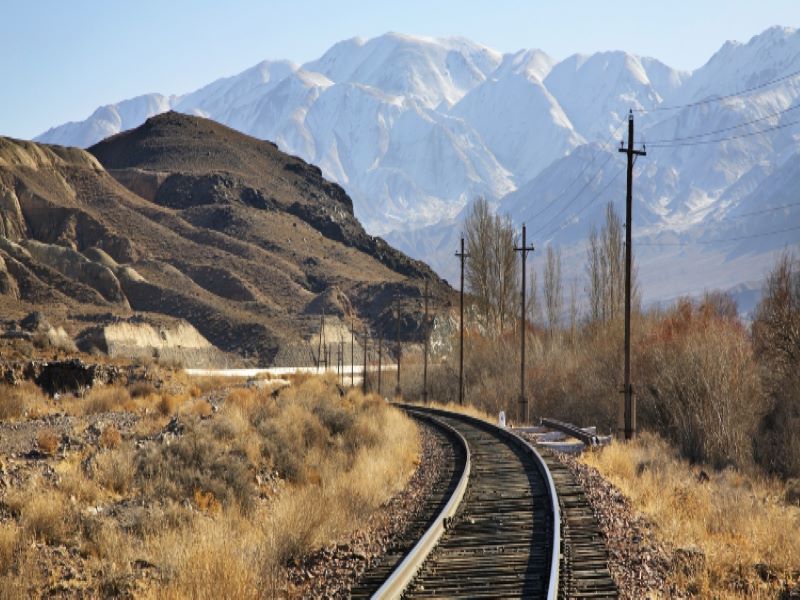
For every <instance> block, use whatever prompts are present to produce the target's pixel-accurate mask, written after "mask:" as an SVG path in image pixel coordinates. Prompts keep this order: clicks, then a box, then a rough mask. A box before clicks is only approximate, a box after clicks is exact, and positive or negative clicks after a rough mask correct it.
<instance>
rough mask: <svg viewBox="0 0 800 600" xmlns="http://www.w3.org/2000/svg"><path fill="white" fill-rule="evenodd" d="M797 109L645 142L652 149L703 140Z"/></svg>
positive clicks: (795, 106)
mask: <svg viewBox="0 0 800 600" xmlns="http://www.w3.org/2000/svg"><path fill="white" fill-rule="evenodd" d="M798 108H800V104H796V105H794V106H792V107H789V108H786V109H782V110H779V111H776V112H773V113H770V114H768V115H764V116H763V117H759V118H757V119H752V120H750V121H745V122H743V123H739V124H738V125H731V126H730V127H722V128H720V129H714V130H712V131H706V132H704V133H696V134H694V135H687V136H684V137H677V138H671V139H664V140H651V141H649V142H647V144H649V145H650V146H651V147H653V146H654V145H657V144H662V143H663V144H666V143H671V142H682V141H687V140H693V139H697V138H704V137H707V136H709V135H716V134H718V133H724V132H726V131H732V130H734V129H739V128H740V127H746V126H747V125H753V124H754V123H758V122H760V121H766V120H767V119H771V118H773V117H779V116H781V115H785V114H786V113H789V112H791V111H793V110H797V109H798ZM764 131H768V130H766V129H765V130H764Z"/></svg>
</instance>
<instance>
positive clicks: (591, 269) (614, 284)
mask: <svg viewBox="0 0 800 600" xmlns="http://www.w3.org/2000/svg"><path fill="white" fill-rule="evenodd" d="M623 233H624V228H623V225H622V220H621V219H620V217H619V215H618V214H617V212H616V210H615V209H614V205H613V204H612V203H611V202H609V203H608V204H607V205H606V220H605V223H604V224H603V228H602V229H601V230H600V231H599V232H598V231H597V230H596V229H595V228H594V227H592V229H591V231H590V232H589V246H588V248H587V250H586V254H587V256H586V260H587V262H586V274H587V276H588V282H587V289H586V292H587V296H588V298H589V316H590V318H591V319H592V320H593V321H610V320H612V319H615V318H617V317H619V316H620V315H622V311H623V308H624V306H625V236H624V235H623ZM631 275H632V278H633V281H632V283H631V305H632V307H633V308H634V310H636V309H638V306H639V285H638V281H637V280H638V277H637V270H636V268H635V266H634V268H633V270H632V274H631Z"/></svg>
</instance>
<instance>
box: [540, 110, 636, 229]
mask: <svg viewBox="0 0 800 600" xmlns="http://www.w3.org/2000/svg"><path fill="white" fill-rule="evenodd" d="M625 122H626V121H625V119H623V120H622V121H621V122H620V124H619V125H617V128H616V129H614V131H612V132H611V134H610V135H609V136H608V138H606V141H605V142H603V143H602V144H601V145H600V147H601V148H607V147H608V145H609V142H611V140H612V139H614V136H615V135H617V132H618V131H619V130H620V129H621V128H622V126H623V125H624V124H625ZM596 159H597V154H594V155H593V156H592V159H591V160H590V161H588V162H587V163H586V164H585V165H584V166H583V169H581V172H580V173H578V175H577V176H576V177H575V178H574V179H573V180H572V181H570V182H569V184H567V186H566V187H565V188H564V189H563V190H561V192H560V193H559V194H558V195H557V196H556V197H555V198H553V199H552V200H550V202H548V203H547V205H546V206H543V207H542V208H541V210H539V211H537V212H536V213H534V214H533V215H532V216H530V217H529V219H531V220H533V219H535V218H536V217H539V216H541V215H542V214H543V213H544V212H546V211H547V210H548V209H550V208H552V207H553V205H554V204H555V203H556V202H558V201H559V200H561V198H563V197H564V196H565V195H566V193H567V191H568V190H569V189H570V188H571V187H572V186H573V184H574V183H575V182H576V181H579V180H580V179H581V177H583V175H584V173H586V171H588V170H589V167H591V166H592V165H593V164H594V161H595V160H596ZM606 163H608V160H606V162H605V163H603V165H602V166H601V167H600V169H599V170H598V171H597V172H595V174H594V175H592V177H591V178H590V179H589V181H591V180H592V179H594V178H595V177H596V176H597V173H598V172H600V171H602V169H603V167H604V166H605V165H606ZM585 187H586V186H584V188H585ZM584 188H581V190H580V191H579V192H578V195H580V194H581V193H582V192H583V189H584ZM534 233H535V232H534Z"/></svg>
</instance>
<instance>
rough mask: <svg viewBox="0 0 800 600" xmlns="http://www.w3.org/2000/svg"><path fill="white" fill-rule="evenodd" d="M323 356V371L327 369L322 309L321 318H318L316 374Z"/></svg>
mask: <svg viewBox="0 0 800 600" xmlns="http://www.w3.org/2000/svg"><path fill="white" fill-rule="evenodd" d="M323 354H324V355H325V359H324V360H325V369H326V370H327V368H328V358H327V354H328V347H327V345H326V344H325V309H324V308H323V309H322V316H321V317H320V325H319V344H318V345H317V373H319V366H320V365H321V364H322V361H323V358H322V357H323Z"/></svg>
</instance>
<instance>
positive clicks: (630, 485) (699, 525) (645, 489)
mask: <svg viewBox="0 0 800 600" xmlns="http://www.w3.org/2000/svg"><path fill="white" fill-rule="evenodd" d="M583 461H584V462H585V463H587V464H589V465H590V466H593V467H595V468H597V469H598V470H599V471H600V473H601V474H603V475H604V476H605V477H606V478H607V479H609V480H610V481H611V482H612V483H613V484H614V485H616V486H617V487H619V488H620V489H621V490H622V492H623V493H624V494H625V495H626V496H627V497H628V498H629V499H630V500H631V501H632V503H633V505H634V507H635V508H636V509H638V510H639V511H641V512H642V513H644V514H645V515H647V517H649V519H650V520H651V521H652V522H653V523H655V525H656V527H657V531H658V533H659V535H660V536H661V537H662V539H664V540H665V541H667V542H668V543H669V544H670V545H671V546H672V547H674V548H678V549H682V550H684V551H686V550H688V551H689V552H688V554H687V555H688V556H692V557H694V562H695V564H693V565H691V567H692V568H684V569H675V570H674V571H673V573H672V577H673V578H674V579H675V582H676V583H677V584H678V585H679V587H680V588H681V589H688V590H690V591H691V592H693V593H695V594H699V595H700V596H702V597H714V598H725V597H740V596H742V595H747V596H755V597H775V596H776V595H777V594H778V593H779V592H780V590H781V587H782V586H783V584H784V583H786V582H791V581H795V583H796V582H797V581H798V580H799V579H800V536H798V531H800V506H791V505H788V504H786V503H785V502H783V498H784V497H785V492H786V490H785V484H784V483H782V482H781V481H779V480H776V479H773V478H769V477H765V476H756V475H745V474H742V473H741V472H740V471H737V470H735V469H731V468H728V469H724V470H722V471H716V472H715V471H714V470H712V469H711V468H708V467H706V469H707V474H710V475H708V477H709V479H708V481H701V479H699V478H698V477H697V472H698V471H699V467H697V466H695V467H694V468H693V467H692V466H691V465H690V464H689V463H688V462H687V461H686V460H684V459H681V458H680V457H679V455H678V452H677V451H676V450H675V448H674V447H672V446H670V445H669V444H668V443H667V442H665V441H664V440H663V439H661V438H659V437H657V436H655V435H653V434H647V433H645V434H643V435H642V436H640V437H639V438H638V439H637V440H636V441H633V442H630V443H617V442H615V443H613V444H612V445H611V446H609V447H606V448H604V449H603V450H602V451H599V452H594V453H586V454H584V455H583ZM703 479H705V478H703ZM687 566H689V565H687Z"/></svg>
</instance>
